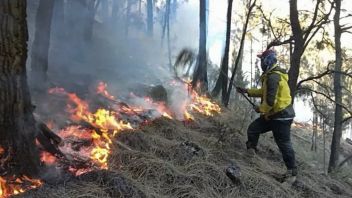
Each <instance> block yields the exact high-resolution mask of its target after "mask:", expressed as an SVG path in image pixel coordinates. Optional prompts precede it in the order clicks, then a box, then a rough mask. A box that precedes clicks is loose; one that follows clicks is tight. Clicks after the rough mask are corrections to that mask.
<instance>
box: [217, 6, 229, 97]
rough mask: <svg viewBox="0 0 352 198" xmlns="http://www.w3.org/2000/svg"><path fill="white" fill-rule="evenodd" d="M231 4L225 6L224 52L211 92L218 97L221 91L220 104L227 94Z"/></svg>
mask: <svg viewBox="0 0 352 198" xmlns="http://www.w3.org/2000/svg"><path fill="white" fill-rule="evenodd" d="M232 4H233V0H229V1H228V5H227V19H226V41H225V51H224V56H223V57H222V60H221V66H220V73H219V77H218V80H217V81H216V84H215V88H214V89H213V91H212V96H217V95H219V93H220V90H222V95H221V96H222V103H225V99H226V94H227V84H228V82H227V81H228V70H229V51H230V41H231V22H232V21H231V18H232Z"/></svg>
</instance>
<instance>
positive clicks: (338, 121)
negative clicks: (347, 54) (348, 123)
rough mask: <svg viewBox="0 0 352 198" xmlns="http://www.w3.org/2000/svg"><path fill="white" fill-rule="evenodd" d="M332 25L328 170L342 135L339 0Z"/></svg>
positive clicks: (335, 166) (337, 155) (333, 160)
mask: <svg viewBox="0 0 352 198" xmlns="http://www.w3.org/2000/svg"><path fill="white" fill-rule="evenodd" d="M335 3H336V7H335V16H334V27H335V57H336V58H335V59H336V62H335V71H338V72H334V92H335V101H336V103H335V120H334V133H333V136H332V143H331V154H330V161H329V172H331V171H333V170H335V169H336V168H337V163H338V159H339V153H340V140H341V136H342V119H343V115H342V106H341V104H342V92H341V90H342V87H341V73H340V72H339V71H341V67H342V52H341V26H340V11H341V0H336V1H335Z"/></svg>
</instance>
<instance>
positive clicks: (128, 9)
mask: <svg viewBox="0 0 352 198" xmlns="http://www.w3.org/2000/svg"><path fill="white" fill-rule="evenodd" d="M130 14H131V1H127V9H126V18H125V36H126V37H128V29H129V27H130Z"/></svg>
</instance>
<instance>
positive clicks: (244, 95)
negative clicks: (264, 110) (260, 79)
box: [238, 92, 257, 107]
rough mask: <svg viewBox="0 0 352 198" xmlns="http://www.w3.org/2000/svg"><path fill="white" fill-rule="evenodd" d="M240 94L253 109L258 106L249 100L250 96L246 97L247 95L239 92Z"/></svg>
mask: <svg viewBox="0 0 352 198" xmlns="http://www.w3.org/2000/svg"><path fill="white" fill-rule="evenodd" d="M238 93H240V94H241V95H242V96H243V97H244V98H245V99H246V100H247V101H248V102H249V103H250V104H251V105H252V106H253V107H255V106H257V105H256V104H254V102H252V101H251V100H250V99H249V98H248V96H246V94H244V93H241V92H238Z"/></svg>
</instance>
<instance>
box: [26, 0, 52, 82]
mask: <svg viewBox="0 0 352 198" xmlns="http://www.w3.org/2000/svg"><path fill="white" fill-rule="evenodd" d="M54 3H55V2H54V0H40V2H39V7H38V11H37V16H36V22H35V35H34V41H33V47H32V54H31V55H32V61H31V68H32V79H33V80H34V81H35V82H33V85H34V86H35V87H36V88H43V87H41V86H43V85H44V83H45V82H46V81H47V72H48V64H49V63H48V58H49V57H48V56H49V48H50V32H51V21H52V16H53V9H54Z"/></svg>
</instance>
